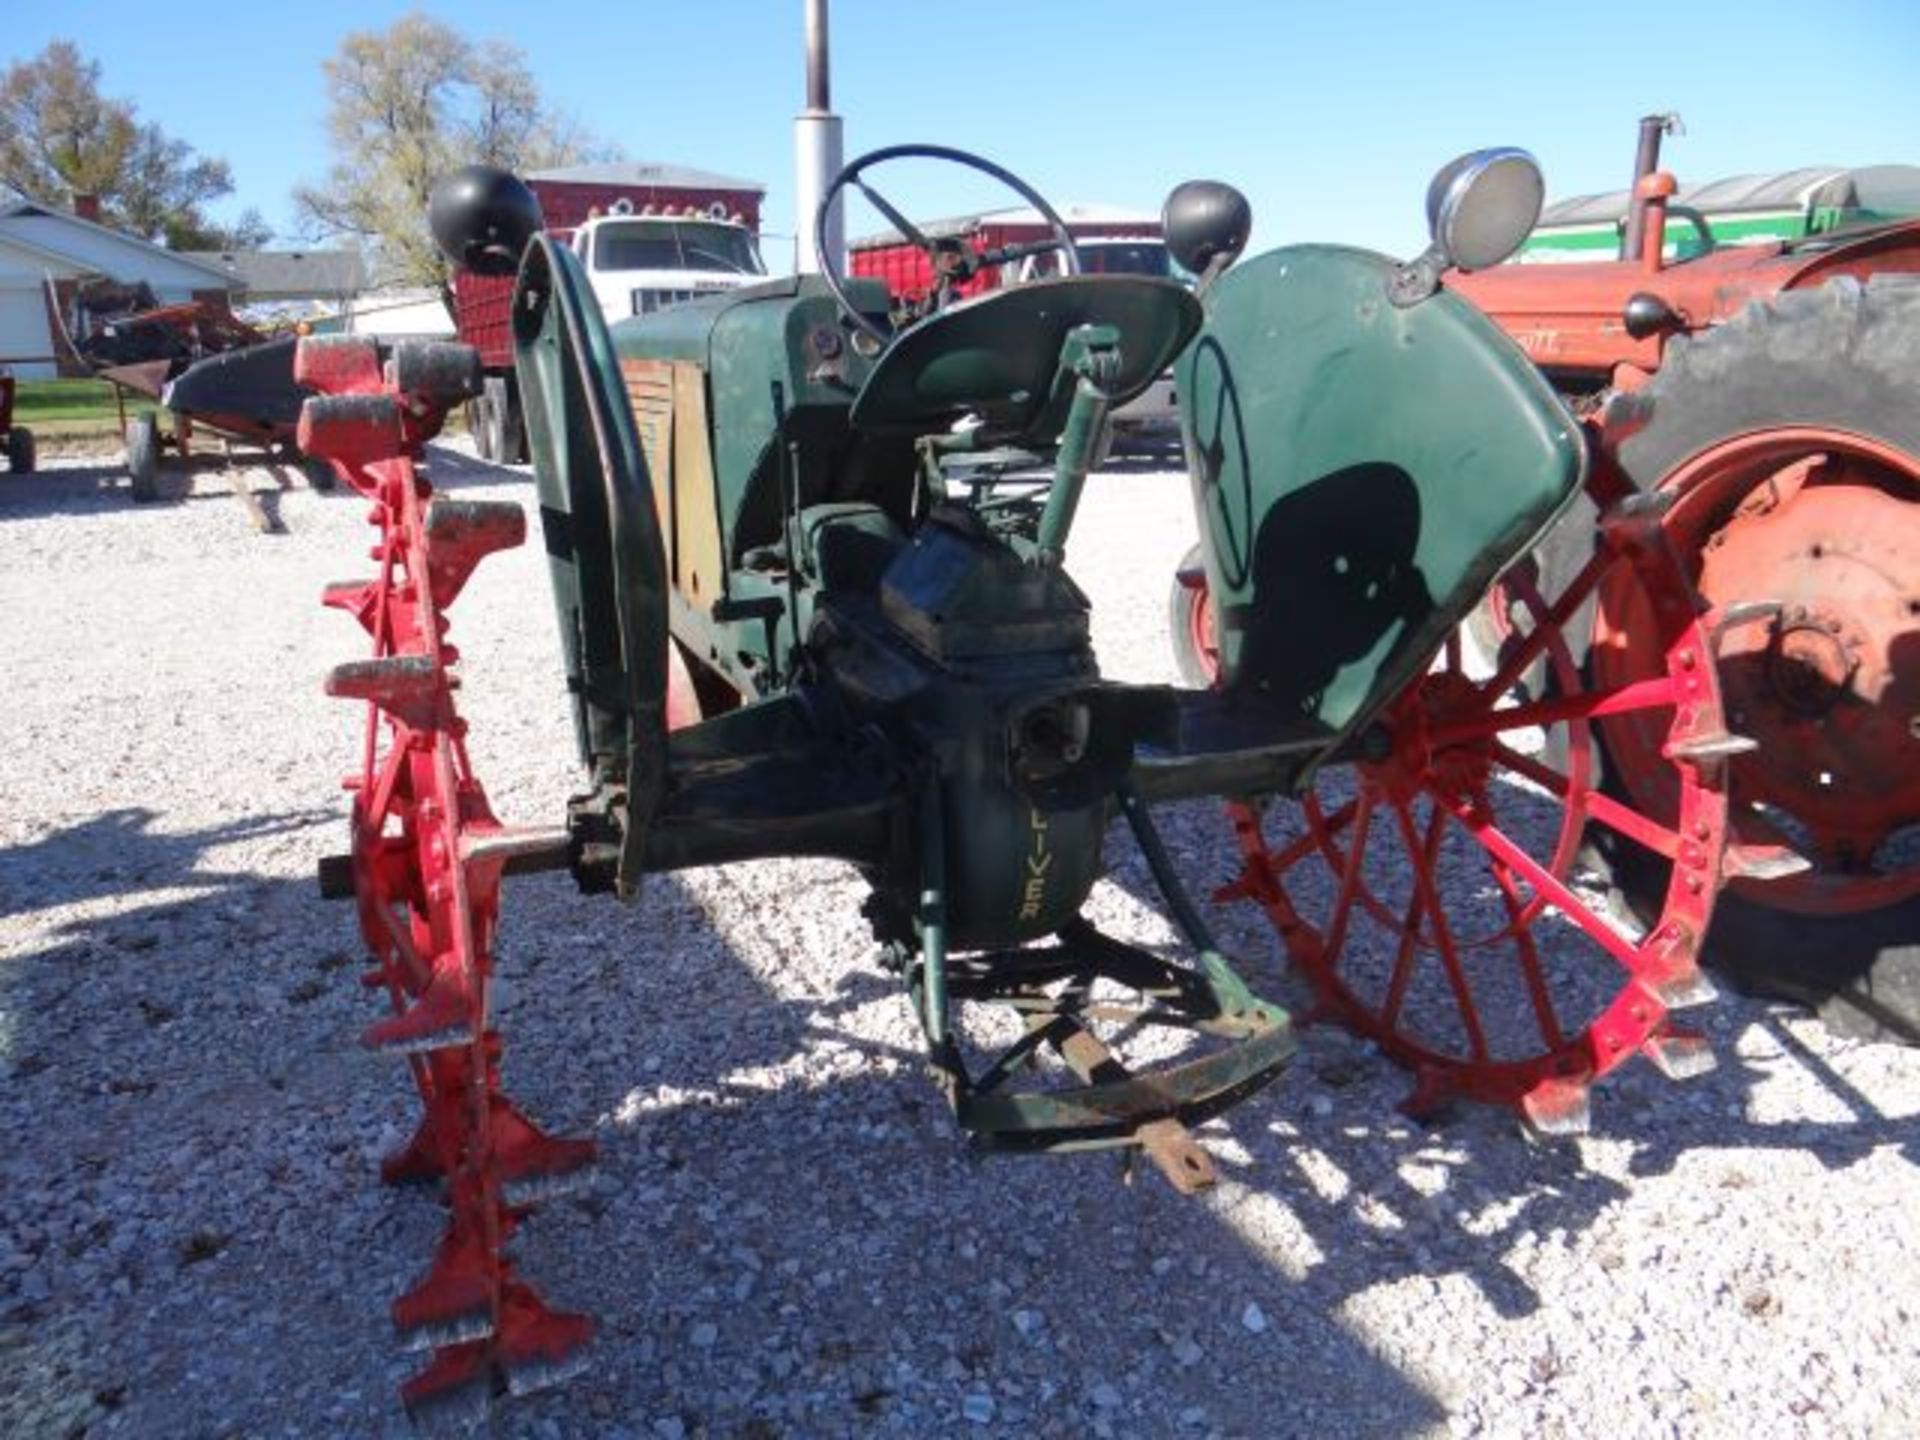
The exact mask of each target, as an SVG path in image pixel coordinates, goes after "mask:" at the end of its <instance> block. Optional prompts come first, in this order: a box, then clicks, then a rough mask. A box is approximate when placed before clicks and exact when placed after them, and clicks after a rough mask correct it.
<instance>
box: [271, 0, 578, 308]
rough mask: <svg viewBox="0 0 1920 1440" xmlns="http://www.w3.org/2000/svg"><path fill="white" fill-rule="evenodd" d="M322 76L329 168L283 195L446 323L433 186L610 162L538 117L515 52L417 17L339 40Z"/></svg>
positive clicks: (449, 286)
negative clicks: (430, 202)
mask: <svg viewBox="0 0 1920 1440" xmlns="http://www.w3.org/2000/svg"><path fill="white" fill-rule="evenodd" d="M325 68H326V76H327V130H328V135H329V138H330V140H331V143H332V148H333V156H334V159H333V164H332V167H331V168H330V169H329V170H328V172H327V177H326V179H325V181H324V182H323V183H321V184H318V185H311V186H302V187H301V188H299V189H298V190H296V191H295V192H294V204H295V206H296V207H297V209H298V211H299V214H300V216H301V218H302V221H303V222H304V224H305V225H306V227H307V228H308V229H309V230H310V231H311V232H312V233H314V234H316V235H323V236H352V237H355V238H357V239H358V240H360V241H361V242H362V243H363V244H364V245H365V246H366V247H367V249H368V250H369V251H370V252H371V254H372V255H373V257H374V261H375V273H376V274H378V275H379V276H380V278H381V279H383V280H387V281H392V282H395V283H399V284H406V285H421V286H429V287H432V288H433V289H435V290H437V291H438V292H439V294H440V298H441V300H442V301H443V302H444V303H445V304H446V306H447V310H448V313H449V314H451V313H452V310H453V277H452V274H451V273H450V271H449V270H448V267H447V265H446V262H445V260H444V259H443V258H442V257H441V255H440V253H439V251H438V250H436V249H435V248H434V244H433V240H432V237H431V236H430V235H429V234H428V232H427V198H428V196H429V194H430V193H431V192H432V189H433V184H434V182H435V181H436V180H438V179H439V178H440V177H441V176H443V175H445V174H447V173H448V172H449V171H451V170H454V169H457V168H458V167H459V166H461V165H468V164H473V163H475V162H483V163H486V164H489V165H500V166H504V167H505V168H507V169H510V170H516V171H519V170H530V169H540V168H543V167H546V166H552V165H569V164H574V163H576V162H578V161H581V160H588V159H600V158H605V157H607V156H608V155H609V154H610V153H611V152H610V151H609V150H608V148H607V147H606V146H604V145H601V144H599V143H597V142H595V141H593V140H591V139H590V138H589V137H587V136H586V135H584V134H583V133H582V132H581V131H580V130H578V129H577V128H576V127H575V126H574V125H573V124H572V123H571V122H569V121H568V120H566V119H565V118H564V117H562V116H561V115H559V114H558V113H557V112H555V111H554V110H553V109H551V108H550V107H549V106H548V105H547V103H546V102H545V101H544V100H543V99H542V98H541V95H540V91H539V87H538V86H537V85H536V84H535V83H534V80H533V76H532V74H531V73H530V72H529V71H528V69H527V63H526V56H525V54H524V53H523V52H522V51H521V50H520V49H519V48H518V47H517V46H513V45H508V44H505V43H502V42H499V41H481V42H476V41H472V40H469V39H467V38H466V37H465V36H464V35H462V34H460V32H459V31H457V30H455V29H453V27H451V26H449V25H446V24H443V23H442V22H440V21H438V20H435V19H433V18H432V17H430V16H427V15H422V14H418V13H416V14H412V15H408V16H406V17H404V18H403V19H401V20H399V21H397V22H396V23H394V24H393V25H391V26H389V27H388V28H387V29H385V30H363V31H356V32H354V33H352V34H350V35H348V36H347V37H346V39H345V40H343V41H342V42H341V44H340V50H339V53H338V54H337V55H335V56H334V57H333V58H332V59H331V60H328V61H327V62H326V67H325Z"/></svg>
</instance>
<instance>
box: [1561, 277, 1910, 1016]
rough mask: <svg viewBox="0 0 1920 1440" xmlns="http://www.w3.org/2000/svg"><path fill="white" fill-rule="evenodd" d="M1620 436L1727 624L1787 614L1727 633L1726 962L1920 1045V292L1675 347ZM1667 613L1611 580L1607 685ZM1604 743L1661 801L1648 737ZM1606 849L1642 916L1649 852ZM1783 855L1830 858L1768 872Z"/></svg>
mask: <svg viewBox="0 0 1920 1440" xmlns="http://www.w3.org/2000/svg"><path fill="white" fill-rule="evenodd" d="M1605 437H1606V438H1605V443H1606V444H1607V445H1608V446H1609V448H1611V449H1612V450H1613V452H1614V454H1615V457H1616V459H1617V461H1618V463H1619V465H1620V467H1621V468H1622V470H1623V471H1624V472H1625V473H1626V475H1627V477H1628V478H1629V479H1631V480H1632V481H1633V482H1634V483H1635V484H1636V485H1637V486H1639V487H1640V488H1641V489H1643V490H1644V489H1655V488H1657V489H1660V490H1663V491H1666V492H1668V493H1670V494H1671V495H1672V496H1673V502H1672V505H1671V508H1670V509H1669V510H1668V511H1667V512H1666V515H1665V516H1664V517H1663V520H1662V526H1663V528H1664V530H1665V531H1666V533H1667V535H1668V537H1669V539H1670V540H1671V541H1672V542H1673V544H1674V546H1675V548H1676V549H1677V550H1678V551H1679V552H1680V554H1681V556H1682V558H1683V559H1684V560H1685V562H1686V565H1687V568H1688V573H1689V576H1690V578H1691V579H1692V580H1693V582H1694V585H1695V586H1696V588H1697V589H1698V590H1699V592H1700V593H1701V596H1702V598H1703V601H1704V603H1705V604H1706V605H1707V606H1708V607H1709V618H1710V619H1711V618H1713V617H1714V616H1724V615H1726V614H1728V613H1729V612H1728V607H1730V606H1731V605H1733V604H1734V603H1735V602H1738V601H1743V600H1745V601H1777V602H1780V606H1781V608H1780V609H1779V610H1778V611H1777V612H1775V613H1773V614H1771V615H1769V616H1762V617H1760V618H1758V619H1753V618H1749V619H1745V620H1741V621H1739V622H1738V623H1735V624H1732V625H1730V626H1729V627H1728V628H1727V630H1726V632H1725V634H1724V635H1723V638H1722V642H1721V652H1720V653H1721V670H1722V675H1723V684H1724V688H1725V692H1726V697H1725V700H1726V711H1727V718H1728V724H1729V728H1730V729H1731V730H1732V731H1733V732H1734V733H1736V734H1743V735H1746V736H1749V737H1751V738H1752V739H1754V740H1756V741H1758V742H1759V749H1758V750H1757V751H1754V752H1753V753H1751V754H1747V755H1743V756H1741V757H1739V758H1737V759H1736V760H1734V761H1733V763H1732V775H1731V780H1732V793H1733V798H1734V801H1735V806H1734V814H1733V818H1734V836H1733V838H1734V840H1735V841H1736V845H1735V846H1734V847H1733V849H1732V850H1730V854H1731V855H1733V857H1734V862H1733V864H1732V865H1731V866H1730V879H1731V881H1732V883H1731V884H1730V885H1729V887H1728V890H1727V893H1726V896H1725V898H1724V899H1723V901H1722V903H1721V906H1720V909H1719V913H1718V916H1717V921H1716V924H1715V926H1714V929H1713V931H1712V933H1711V935H1710V936H1709V940H1708V946H1707V952H1706V955H1707V959H1708V960H1709V962H1710V963H1712V964H1713V965H1714V966H1715V967H1716V968H1718V969H1719V970H1720V972H1721V973H1722V974H1724V975H1725V976H1726V977H1727V978H1728V979H1729V980H1731V981H1732V982H1733V983H1734V984H1735V985H1736V986H1738V987H1739V988H1741V989H1743V990H1747V991H1749V992H1751V993H1754V994H1759V995H1766V996H1773V997H1777V998H1782V999H1788V1000H1793V1001H1798V1002H1800V1003H1803V1004H1807V1005H1810V1006H1812V1007H1814V1008H1815V1009H1817V1010H1818V1011H1819V1013H1820V1014H1821V1016H1822V1018H1823V1019H1825V1020H1826V1021H1827V1022H1828V1024H1829V1025H1830V1026H1831V1027H1832V1028H1834V1029H1835V1030H1836V1031H1838V1032H1840V1033H1843V1034H1848V1035H1854V1036H1861V1037H1875V1038H1891V1039H1899V1040H1904V1041H1907V1042H1909V1043H1912V1042H1920V585H1916V581H1915V576H1916V575H1920V283H1917V282H1916V281H1915V280H1913V279H1912V278H1910V277H1905V276H1887V277H1876V278H1875V279H1873V280H1872V281H1870V282H1869V283H1868V284H1866V285H1865V286H1862V285H1860V284H1858V283H1857V282H1855V281H1852V280H1844V279H1843V280H1836V281H1833V282H1831V283H1829V284H1827V285H1825V286H1822V287H1819V288H1817V289H1813V290H1805V291H1788V292H1785V293H1783V294H1781V295H1778V296H1776V297H1774V298H1773V299H1771V300H1766V301H1756V302H1755V303H1754V304H1752V305H1750V306H1749V307H1748V308H1747V309H1745V310H1744V311H1742V312H1741V313H1740V314H1739V315H1738V316H1736V317H1735V318H1734V319H1733V320H1732V321H1731V322H1729V323H1728V324H1726V325H1724V326H1722V327H1720V328H1719V329H1717V330H1714V331H1711V332H1709V333H1707V334H1704V335H1702V336H1700V337H1698V338H1696V339H1694V340H1691V341H1686V340H1676V341H1675V342H1674V343H1673V345H1672V346H1671V347H1670V348H1669V349H1668V351H1667V355H1666V358H1665V361H1664V363H1663V365H1662V367H1661V369H1660V371H1659V373H1658V374H1657V375H1656V376H1655V377H1654V379H1653V380H1652V381H1651V382H1650V383H1649V384H1648V385H1647V387H1646V388H1645V389H1643V390H1641V391H1639V392H1638V393H1637V394H1632V395H1621V396H1617V397H1615V399H1614V401H1613V402H1612V403H1611V404H1610V405H1609V407H1608V410H1607V413H1606V416H1605ZM1582 558H1584V557H1582ZM1543 563H1554V562H1552V561H1543ZM1561 563H1564V562H1561ZM1574 563H1576V564H1577V563H1578V561H1575V562H1574ZM1649 620H1650V616H1649V615H1648V614H1647V611H1646V607H1645V605H1644V603H1643V602H1642V601H1641V600H1640V599H1639V598H1637V597H1635V596H1633V595H1631V594H1629V593H1626V592H1624V591H1622V590H1619V589H1615V590H1613V591H1611V592H1609V591H1607V590H1604V589H1603V591H1602V593H1601V597H1600V605H1599V610H1598V614H1597V616H1596V620H1595V624H1594V628H1593V631H1592V640H1593V645H1592V649H1591V650H1590V652H1589V662H1588V663H1589V668H1590V669H1591V671H1592V672H1593V674H1594V677H1595V679H1596V681H1598V682H1599V683H1601V684H1603V685H1604V684H1605V683H1606V682H1607V681H1608V679H1609V672H1610V671H1611V670H1612V669H1614V668H1616V667H1617V666H1618V665H1619V663H1620V662H1621V661H1622V660H1623V659H1624V658H1625V657H1629V656H1631V655H1632V654H1633V653H1634V652H1635V651H1636V650H1637V649H1639V648H1640V647H1641V646H1642V645H1643V643H1644V641H1643V632H1644V631H1645V628H1646V626H1647V624H1648V622H1649ZM1583 633H1584V632H1583ZM1602 741H1603V745H1604V748H1605V758H1606V760H1607V762H1608V766H1609V769H1610V771H1611V772H1612V777H1613V780H1612V784H1613V785H1614V786H1616V787H1617V790H1618V792H1619V793H1623V794H1625V795H1627V796H1629V797H1631V798H1633V799H1634V800H1635V801H1637V802H1638V803H1640V804H1642V805H1650V804H1651V805H1657V804H1658V802H1659V799H1660V797H1659V796H1658V794H1657V793H1655V792H1656V791H1657V789H1658V786H1657V783H1655V782H1656V781H1657V779H1658V777H1659V775H1660V774H1661V766H1660V763H1659V759H1658V756H1657V754H1656V753H1654V747H1653V745H1652V744H1651V743H1650V737H1649V736H1647V735H1644V734H1641V733H1639V732H1638V731H1637V730H1636V729H1635V728H1634V727H1632V726H1630V725H1614V726H1609V727H1604V733H1603V735H1602ZM1595 838H1596V842H1597V844H1598V845H1599V846H1600V847H1601V848H1603V849H1604V851H1605V852H1606V857H1607V859H1608V861H1609V862H1610V865H1611V868H1612V871H1613V876H1614V880H1615V883H1616V884H1617V885H1618V886H1619V888H1620V889H1621V891H1622V892H1623V894H1624V896H1625V898H1626V899H1627V900H1628V902H1629V903H1630V904H1632V905H1633V906H1634V907H1635V908H1636V909H1638V910H1641V911H1643V912H1644V911H1645V909H1646V908H1647V906H1648V904H1649V903H1650V900H1653V899H1657V897H1654V896H1650V894H1649V886H1650V881H1651V876H1652V874H1653V872H1654V871H1655V870H1656V869H1657V867H1655V866H1653V865H1652V864H1651V860H1652V857H1651V856H1650V855H1649V854H1648V852H1646V851H1644V850H1641V849H1639V847H1637V846H1635V845H1634V844H1633V843H1632V842H1629V841H1624V840H1622V839H1620V837H1618V836H1615V835H1609V836H1604V837H1602V836H1596V837H1595ZM1761 847H1774V848H1773V849H1772V852H1771V853H1772V856H1773V860H1772V861H1771V862H1769V861H1768V860H1766V859H1764V858H1762V857H1764V856H1766V855H1767V854H1768V851H1767V850H1765V849H1763V848H1761ZM1779 847H1787V848H1788V849H1790V850H1792V851H1797V852H1799V853H1800V854H1802V855H1804V856H1805V858H1806V859H1807V860H1808V861H1809V862H1811V868H1810V869H1808V870H1806V871H1805V872H1804V873H1801V874H1797V875H1791V876H1784V877H1783V876H1779V875H1776V876H1775V878H1771V879H1766V878H1763V877H1764V876H1765V873H1766V872H1767V871H1769V870H1772V871H1776V872H1777V871H1779V870H1781V869H1783V868H1785V867H1783V866H1781V865H1780V864H1779V863H1778V858H1779V854H1780V850H1779ZM1743 854H1744V855H1746V856H1749V857H1753V858H1752V859H1751V860H1750V861H1749V862H1748V863H1746V864H1745V865H1744V866H1743V865H1742V861H1741V857H1742V855H1743Z"/></svg>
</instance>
